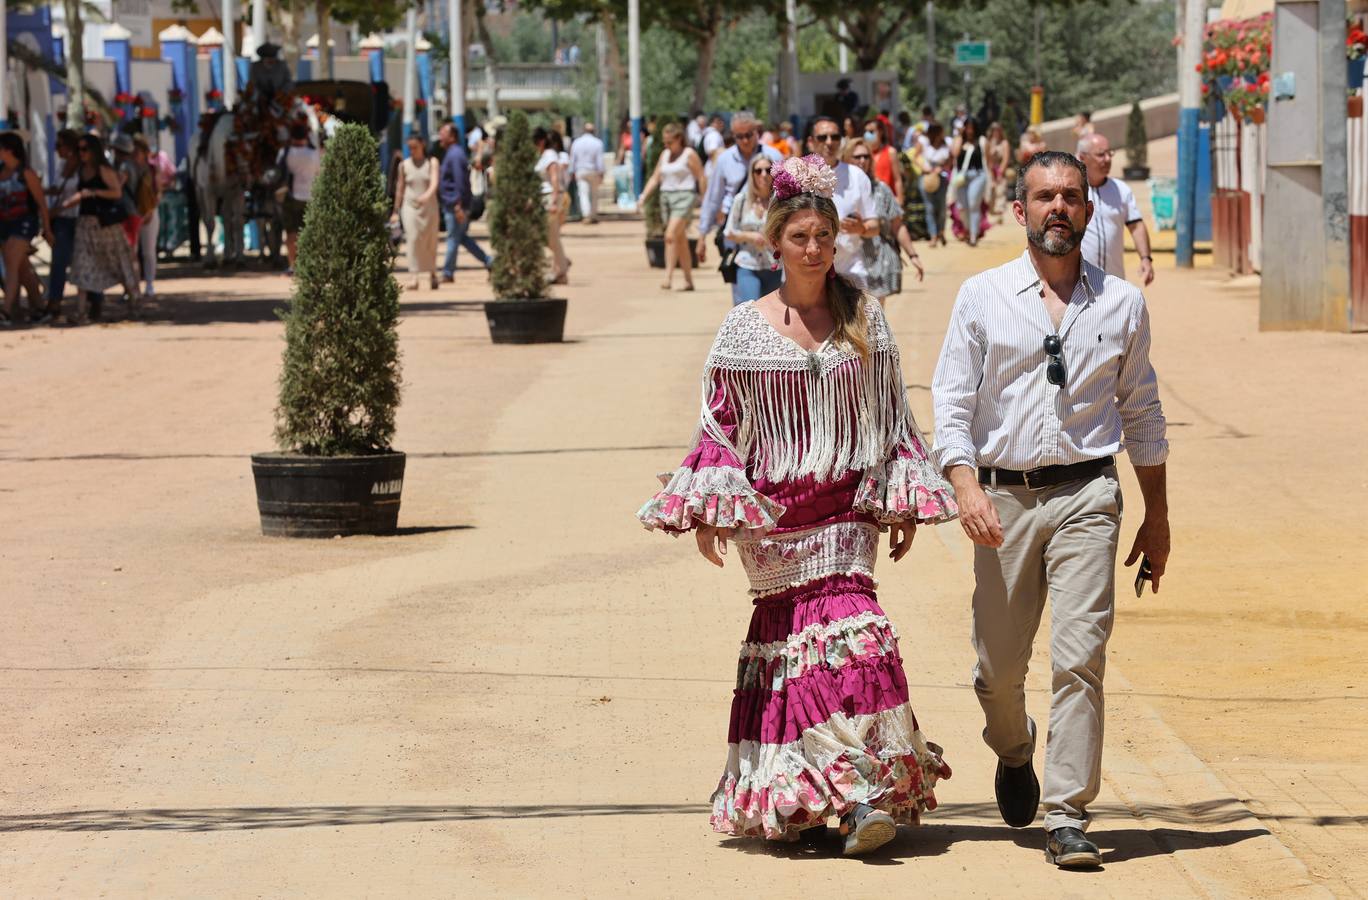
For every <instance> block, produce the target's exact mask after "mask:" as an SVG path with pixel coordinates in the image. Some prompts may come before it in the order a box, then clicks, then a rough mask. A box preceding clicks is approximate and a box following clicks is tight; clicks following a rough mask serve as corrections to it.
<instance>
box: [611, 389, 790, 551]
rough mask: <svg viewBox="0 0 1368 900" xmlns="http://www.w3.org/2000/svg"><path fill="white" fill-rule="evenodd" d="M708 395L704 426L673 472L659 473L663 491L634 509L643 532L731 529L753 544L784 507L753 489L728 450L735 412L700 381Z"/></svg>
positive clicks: (723, 396) (724, 398)
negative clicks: (711, 527) (699, 527)
mask: <svg viewBox="0 0 1368 900" xmlns="http://www.w3.org/2000/svg"><path fill="white" fill-rule="evenodd" d="M706 384H707V385H708V388H709V391H710V395H709V396H708V398H707V403H706V409H705V411H704V416H703V418H704V422H705V426H706V427H703V426H701V427H700V428H699V430H698V437H697V439H696V440H695V443H694V446H693V449H692V450H691V451H689V455H688V456H686V457H684V461H683V462H682V463H681V464H680V466H679V468H677V469H675V470H674V471H673V472H665V473H663V474H661V475H660V483H661V484H662V485H664V488H663V490H661V491H660V492H659V493H657V494H656V495H655V496H654V497H652V498H651V499H650V500H648V501H646V503H645V505H643V506H642V507H641V509H639V510H638V511H637V518H638V519H639V520H641V523H642V524H643V525H645V526H646V527H647V528H648V529H652V530H654V529H657V528H659V529H661V530H662V531H666V532H670V533H671V534H682V533H683V532H685V531H689V530H690V529H693V528H696V527H698V526H699V525H711V526H713V527H715V528H734V529H736V531H735V534H734V536H735V537H736V538H737V539H740V540H754V539H756V538H759V537H762V536H763V535H765V534H766V533H768V532H769V531H770V530H771V529H773V528H774V527H775V525H776V524H778V522H779V518H780V517H781V516H783V514H784V507H783V506H782V505H780V504H778V503H775V502H774V501H773V500H771V499H769V498H768V497H766V496H765V495H764V494H761V493H760V492H759V491H757V490H756V489H755V488H754V487H753V486H752V485H751V483H750V480H749V479H748V478H747V477H746V468H745V465H744V464H743V463H742V462H741V459H740V458H739V457H738V456H737V453H736V450H735V449H734V448H733V447H732V446H731V443H730V440H731V438H732V436H733V435H734V434H735V432H736V428H737V424H738V414H737V410H736V409H735V408H734V405H733V403H732V401H731V399H730V398H729V397H728V396H727V392H726V390H725V389H724V388H723V386H722V383H721V381H720V380H718V379H714V378H709V379H708V381H707V382H706Z"/></svg>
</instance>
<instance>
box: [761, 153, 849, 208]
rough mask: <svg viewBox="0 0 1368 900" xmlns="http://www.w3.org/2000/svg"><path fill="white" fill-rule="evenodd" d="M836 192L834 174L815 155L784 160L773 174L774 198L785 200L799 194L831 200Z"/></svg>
mask: <svg viewBox="0 0 1368 900" xmlns="http://www.w3.org/2000/svg"><path fill="white" fill-rule="evenodd" d="M835 190H836V172H835V171H834V170H833V169H832V168H831V167H830V166H828V165H827V164H826V162H825V161H824V160H823V159H822V157H820V156H818V155H817V154H815V153H809V154H808V155H807V156H795V157H793V158H791V159H786V160H784V163H783V165H781V166H779V167H778V169H777V170H776V171H775V173H774V197H775V199H777V200H787V199H788V198H790V197H796V196H797V195H799V194H816V195H817V196H818V197H825V198H826V199H828V200H830V199H831V194H832V192H833V191H835Z"/></svg>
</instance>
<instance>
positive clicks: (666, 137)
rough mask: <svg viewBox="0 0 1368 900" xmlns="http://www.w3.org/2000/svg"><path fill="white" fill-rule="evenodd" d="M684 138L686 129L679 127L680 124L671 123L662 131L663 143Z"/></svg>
mask: <svg viewBox="0 0 1368 900" xmlns="http://www.w3.org/2000/svg"><path fill="white" fill-rule="evenodd" d="M683 136H684V129H683V128H680V127H679V123H678V122H670V123H668V124H666V126H665V127H664V128H662V129H661V130H660V139H661V141H663V142H666V143H668V142H669V141H672V140H674V139H675V138H682V137H683Z"/></svg>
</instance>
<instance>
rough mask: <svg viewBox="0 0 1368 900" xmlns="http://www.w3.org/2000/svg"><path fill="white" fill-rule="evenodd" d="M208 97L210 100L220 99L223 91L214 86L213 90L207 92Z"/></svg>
mask: <svg viewBox="0 0 1368 900" xmlns="http://www.w3.org/2000/svg"><path fill="white" fill-rule="evenodd" d="M209 99H210V100H222V99H223V91H221V90H219V89H218V88H214V89H213V90H211V91H210V92H209Z"/></svg>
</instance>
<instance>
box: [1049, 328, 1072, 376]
mask: <svg viewBox="0 0 1368 900" xmlns="http://www.w3.org/2000/svg"><path fill="white" fill-rule="evenodd" d="M1044 346H1045V355H1046V356H1047V357H1049V358H1050V364H1049V365H1047V366H1046V367H1045V380H1046V381H1048V382H1049V383H1050V384H1053V385H1054V386H1055V387H1063V386H1064V381H1065V379H1066V378H1067V376H1068V372H1066V371H1065V369H1064V356H1063V352H1064V344H1063V343H1062V342H1061V341H1060V340H1059V335H1057V334H1051V335H1047V336H1046V338H1045V344H1044Z"/></svg>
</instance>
